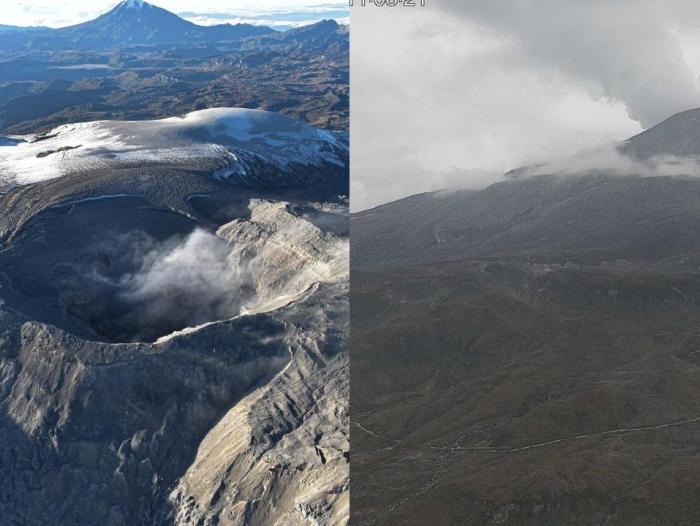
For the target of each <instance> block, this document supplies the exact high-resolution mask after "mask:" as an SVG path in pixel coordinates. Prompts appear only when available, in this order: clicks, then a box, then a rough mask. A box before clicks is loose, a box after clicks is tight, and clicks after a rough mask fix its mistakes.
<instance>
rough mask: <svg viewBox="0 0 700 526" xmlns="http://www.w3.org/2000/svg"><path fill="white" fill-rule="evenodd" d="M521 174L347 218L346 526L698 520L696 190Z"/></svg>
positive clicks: (679, 180)
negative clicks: (349, 450) (349, 495)
mask: <svg viewBox="0 0 700 526" xmlns="http://www.w3.org/2000/svg"><path fill="white" fill-rule="evenodd" d="M698 115H700V110H692V111H689V112H685V113H682V114H678V115H675V116H674V117H672V118H670V119H668V120H667V121H665V122H663V123H661V124H660V125H658V126H656V127H655V128H652V129H650V130H648V131H646V132H644V133H643V134H641V135H639V136H637V137H634V138H632V139H630V140H628V141H626V142H625V143H623V145H621V146H620V147H619V149H618V151H619V153H620V155H622V156H629V157H631V158H634V159H636V160H637V161H638V163H646V162H650V163H652V162H653V161H658V159H659V158H661V157H665V158H666V161H667V164H668V163H671V164H674V163H675V164H678V163H680V164H682V165H683V166H693V164H694V163H696V162H697V157H698V155H700V149H698V148H697V147H696V146H694V145H697V144H698V137H700V130H699V129H698V127H697V122H698ZM629 166H633V167H635V168H638V167H639V166H642V164H634V163H631V164H630V165H629ZM645 166H646V165H645ZM541 171H542V170H540V172H541ZM526 172H527V170H525V171H523V172H522V173H518V172H516V173H514V174H513V176H512V177H511V178H510V180H506V181H504V182H501V183H497V184H494V185H492V186H490V187H488V188H486V189H484V190H480V191H455V192H443V193H435V194H422V195H416V196H413V197H410V198H407V199H404V200H401V201H397V202H394V203H390V204H387V205H384V206H380V207H377V208H375V209H372V210H367V211H365V212H361V213H358V214H355V215H354V216H353V217H352V219H351V226H352V262H351V268H352V271H353V272H352V279H351V304H352V312H353V325H352V331H351V341H352V349H353V355H352V356H353V367H352V370H351V372H352V374H351V386H352V389H351V396H352V419H351V420H352V423H351V426H352V444H353V463H352V466H351V476H352V481H353V499H352V520H351V522H352V524H353V525H356V526H362V525H377V526H380V525H423V524H445V525H447V524H451V525H452V524H454V525H486V524H503V525H518V526H520V525H523V526H524V525H528V526H535V525H538V526H544V525H551V526H555V525H562V524H566V525H581V526H584V525H586V526H588V525H591V524H601V525H602V524H604V525H616V526H617V525H621V526H627V525H630V526H631V525H635V526H641V525H649V524H664V525H686V524H695V523H697V522H698V521H700V506H698V503H697V494H698V491H699V490H700V455H699V454H698V442H699V441H700V396H699V395H700V351H699V350H698V349H699V347H698V345H699V344H700V332H698V326H699V324H700V273H699V271H698V264H699V262H700V259H699V257H698V255H699V250H700V179H698V178H697V177H694V176H693V173H692V171H689V172H688V176H674V177H671V176H663V175H654V173H653V170H652V169H651V168H649V169H648V170H646V169H645V173H643V174H642V173H640V174H635V173H629V174H627V175H624V174H621V175H612V172H606V171H605V170H604V169H602V167H598V168H597V169H596V170H594V171H585V172H581V173H578V174H570V175H559V174H556V173H551V174H546V173H545V174H543V175H538V176H528V175H527V173H526Z"/></svg>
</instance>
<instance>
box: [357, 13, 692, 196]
mask: <svg viewBox="0 0 700 526" xmlns="http://www.w3.org/2000/svg"><path fill="white" fill-rule="evenodd" d="M698 25H700V6H699V7H695V4H694V3H693V2H689V1H680V0H671V1H665V0H590V1H584V0H537V1H535V0H525V1H523V0H518V1H516V0H503V1H499V2H481V1H469V0H467V1H465V0H432V1H430V2H428V6H427V7H424V8H418V7H416V8H413V9H377V8H371V7H369V6H368V7H364V8H362V7H355V8H353V10H352V40H351V42H352V61H351V68H352V71H351V81H352V86H351V93H352V119H351V127H352V129H351V135H352V148H351V155H352V163H351V167H352V174H351V184H352V186H351V190H352V197H351V201H352V206H353V209H354V210H361V209H364V208H368V207H371V206H375V205H377V204H380V203H382V202H386V201H389V200H393V199H396V198H399V197H402V196H405V195H409V194H414V193H418V192H422V191H428V190H435V189H438V188H443V187H450V186H451V187H455V186H461V187H481V186H485V185H486V184H488V183H489V182H491V181H493V180H495V178H497V177H498V176H499V174H502V173H503V172H505V171H507V170H510V169H513V168H517V167H519V166H523V165H529V164H537V163H540V162H543V161H547V160H549V159H553V158H564V157H569V156H571V155H573V154H575V153H576V152H578V151H581V150H590V149H593V148H596V147H599V146H601V145H605V144H610V143H611V142H615V141H621V140H623V139H625V138H627V137H629V136H631V135H634V134H636V133H638V132H640V131H641V130H642V129H643V128H644V127H648V126H650V125H653V124H655V123H657V122H658V121H660V120H662V119H663V118H665V117H668V116H670V115H671V114H673V113H675V112H677V111H682V110H685V109H688V108H691V107H696V106H700V97H699V96H698V91H697V83H696V74H697V72H698V71H700V38H697V37H695V35H696V34H697V30H698Z"/></svg>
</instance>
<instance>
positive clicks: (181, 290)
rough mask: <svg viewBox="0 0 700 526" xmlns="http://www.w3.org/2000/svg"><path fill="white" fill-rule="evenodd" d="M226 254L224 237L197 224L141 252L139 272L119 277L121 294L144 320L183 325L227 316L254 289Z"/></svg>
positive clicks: (246, 275) (245, 299) (237, 264)
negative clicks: (178, 236) (177, 237)
mask: <svg viewBox="0 0 700 526" xmlns="http://www.w3.org/2000/svg"><path fill="white" fill-rule="evenodd" d="M230 253H231V248H230V246H229V245H228V243H226V241H224V240H223V239H221V238H219V237H217V236H215V235H214V234H211V233H209V232H207V231H205V230H202V229H197V230H195V231H193V232H192V233H191V234H190V235H189V236H187V238H185V239H184V240H182V241H181V242H179V243H176V242H169V243H165V244H164V245H163V246H161V247H158V248H156V249H153V250H151V251H150V252H148V253H146V254H145V255H144V256H143V260H142V263H141V266H140V268H139V270H138V272H136V273H133V274H127V275H126V276H124V277H123V278H122V279H121V282H120V286H121V288H122V292H121V294H120V296H121V298H122V300H124V301H126V302H128V303H130V304H133V305H134V307H135V309H136V310H137V311H138V312H139V316H141V317H142V319H143V321H144V324H145V325H168V326H180V327H184V326H188V325H196V324H200V323H203V322H207V321H212V320H216V319H223V318H227V317H232V316H234V315H236V314H237V313H238V312H239V311H240V309H241V306H242V305H243V304H244V303H245V302H246V301H248V300H250V299H251V297H252V296H253V295H254V294H253V293H252V292H250V288H249V286H248V285H247V283H248V281H249V280H248V271H247V270H246V268H244V267H243V266H242V265H241V264H240V262H237V263H236V264H234V263H233V262H232V261H231V260H230V258H229V255H230Z"/></svg>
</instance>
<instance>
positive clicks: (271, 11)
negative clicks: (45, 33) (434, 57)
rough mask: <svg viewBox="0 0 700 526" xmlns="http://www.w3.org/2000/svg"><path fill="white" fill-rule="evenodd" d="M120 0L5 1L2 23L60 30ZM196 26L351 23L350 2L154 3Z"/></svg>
mask: <svg viewBox="0 0 700 526" xmlns="http://www.w3.org/2000/svg"><path fill="white" fill-rule="evenodd" d="M117 3H119V0H61V2H56V0H10V1H9V2H7V3H5V2H3V4H4V5H3V6H2V10H1V11H0V24H8V25H19V26H28V25H45V26H51V27H61V26H66V25H71V24H76V23H79V22H84V21H86V20H90V19H92V18H95V17H96V16H97V15H100V14H102V13H104V12H105V11H108V10H109V9H111V8H112V7H113V6H114V5H116V4H117ZM151 3H153V4H155V5H157V6H159V7H163V8H165V9H168V10H169V11H172V12H174V13H177V14H179V15H180V16H183V18H187V19H188V20H191V21H192V22H195V23H197V24H204V25H210V24H221V23H226V22H229V23H237V22H248V23H253V24H264V25H269V26H271V27H275V28H278V29H284V28H287V27H290V26H298V25H303V24H308V23H312V22H316V21H318V20H321V19H323V18H334V19H336V20H337V21H338V22H341V23H347V22H348V16H349V11H348V7H347V5H348V3H347V1H343V0H267V1H264V2H261V1H257V2H256V1H253V0H207V1H206V2H203V1H202V0H154V1H152V2H151Z"/></svg>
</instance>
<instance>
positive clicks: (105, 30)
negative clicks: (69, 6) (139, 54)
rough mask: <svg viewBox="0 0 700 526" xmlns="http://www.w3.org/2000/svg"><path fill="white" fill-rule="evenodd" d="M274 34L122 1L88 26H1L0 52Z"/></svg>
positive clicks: (226, 38)
mask: <svg viewBox="0 0 700 526" xmlns="http://www.w3.org/2000/svg"><path fill="white" fill-rule="evenodd" d="M271 33H276V31H274V30H273V29H270V28H269V27H264V26H254V25H251V24H233V25H232V24H217V25H213V26H199V25H197V24H194V23H192V22H189V21H187V20H184V19H183V18H180V17H179V16H177V15H176V14H174V13H171V12H170V11H167V10H165V9H162V8H160V7H157V6H155V5H152V4H149V3H147V2H143V1H138V0H125V1H123V2H121V3H119V4H118V5H117V6H115V7H114V8H113V9H112V10H111V11H109V12H107V13H105V14H103V15H101V16H99V17H97V18H96V19H94V20H90V21H89V22H84V23H82V24H77V25H74V26H69V27H63V28H59V29H51V28H20V27H14V26H0V49H7V48H11V49H12V48H19V49H26V48H30V49H56V48H59V49H108V48H114V47H123V46H137V45H162V44H169V43H180V42H188V43H211V42H221V41H239V40H241V39H243V38H246V37H252V36H262V35H267V34H271Z"/></svg>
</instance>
